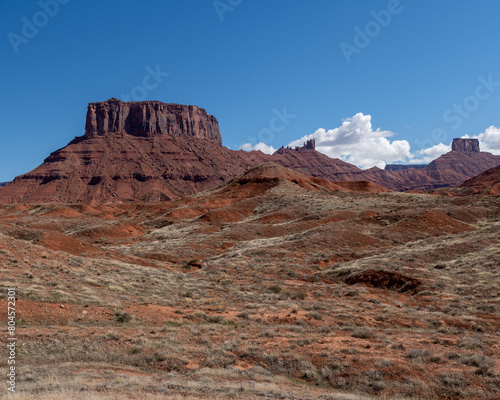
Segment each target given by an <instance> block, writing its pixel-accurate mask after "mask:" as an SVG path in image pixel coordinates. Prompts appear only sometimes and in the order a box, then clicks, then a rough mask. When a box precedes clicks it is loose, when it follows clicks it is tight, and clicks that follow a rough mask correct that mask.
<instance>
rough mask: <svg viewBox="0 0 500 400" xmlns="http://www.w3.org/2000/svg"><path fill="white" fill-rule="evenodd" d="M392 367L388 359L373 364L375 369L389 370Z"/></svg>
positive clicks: (392, 363)
mask: <svg viewBox="0 0 500 400" xmlns="http://www.w3.org/2000/svg"><path fill="white" fill-rule="evenodd" d="M392 366H394V362H393V361H392V360H389V359H383V360H378V361H376V362H375V367H377V368H390V367H392Z"/></svg>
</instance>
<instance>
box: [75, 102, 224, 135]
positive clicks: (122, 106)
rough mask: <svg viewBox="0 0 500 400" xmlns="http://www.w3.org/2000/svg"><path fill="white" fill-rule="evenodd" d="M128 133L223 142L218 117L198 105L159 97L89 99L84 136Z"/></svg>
mask: <svg viewBox="0 0 500 400" xmlns="http://www.w3.org/2000/svg"><path fill="white" fill-rule="evenodd" d="M108 133H126V134H129V135H132V136H139V137H152V136H160V135H171V136H183V137H192V138H197V139H205V140H210V141H212V142H214V143H217V144H222V138H221V135H220V131H219V123H218V122H217V119H216V118H215V117H214V116H212V115H208V114H207V112H206V111H205V110H204V109H202V108H198V107H196V106H184V105H180V104H167V103H162V102H160V101H138V102H128V103H125V102H123V101H121V100H118V99H115V98H112V99H109V100H107V101H103V102H99V103H90V104H89V106H88V111H87V120H86V124H85V138H94V137H99V136H105V135H106V134H108Z"/></svg>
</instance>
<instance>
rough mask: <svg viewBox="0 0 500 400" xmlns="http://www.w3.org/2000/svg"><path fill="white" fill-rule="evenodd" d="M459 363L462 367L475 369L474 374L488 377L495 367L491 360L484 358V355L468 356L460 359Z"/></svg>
mask: <svg viewBox="0 0 500 400" xmlns="http://www.w3.org/2000/svg"><path fill="white" fill-rule="evenodd" d="M460 361H461V362H462V364H464V365H468V366H471V367H476V368H477V370H476V374H479V375H489V374H491V368H492V367H493V366H494V365H495V361H493V360H492V359H491V358H489V357H487V356H485V355H484V354H478V353H476V354H468V355H465V356H462V357H460Z"/></svg>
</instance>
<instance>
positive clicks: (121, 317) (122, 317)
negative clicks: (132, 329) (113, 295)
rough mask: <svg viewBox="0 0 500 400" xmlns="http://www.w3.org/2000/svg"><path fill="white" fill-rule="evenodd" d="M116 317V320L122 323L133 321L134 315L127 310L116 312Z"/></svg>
mask: <svg viewBox="0 0 500 400" xmlns="http://www.w3.org/2000/svg"><path fill="white" fill-rule="evenodd" d="M115 317H116V322H119V323H120V324H125V323H127V322H130V321H132V315H131V314H130V313H128V312H126V311H118V312H117V313H116V314H115Z"/></svg>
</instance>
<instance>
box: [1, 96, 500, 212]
mask: <svg viewBox="0 0 500 400" xmlns="http://www.w3.org/2000/svg"><path fill="white" fill-rule="evenodd" d="M454 147H455V149H456V150H453V151H451V152H449V153H447V154H445V155H443V156H441V157H439V158H438V159H436V160H434V161H433V162H431V163H430V164H429V165H428V166H426V167H425V168H422V169H419V170H417V169H414V168H411V169H405V170H401V171H385V170H381V169H379V168H371V169H369V170H366V171H362V170H361V169H359V168H357V167H356V166H354V165H351V164H348V163H346V162H344V161H342V160H339V159H333V158H330V157H328V156H326V155H324V154H321V153H319V152H318V151H316V150H315V143H314V141H313V140H312V141H308V142H306V143H305V144H304V146H303V147H298V148H294V149H291V148H281V149H280V150H278V151H277V152H276V153H275V154H273V155H267V154H264V153H262V152H260V151H252V152H245V151H242V150H240V151H232V150H229V149H227V148H225V147H223V146H222V145H221V136H220V132H219V128H218V123H217V120H216V119H215V118H214V117H213V116H211V115H208V114H207V113H206V112H205V110H203V109H201V108H198V107H196V106H182V105H178V104H166V103H161V102H157V101H146V102H132V103H124V102H122V101H120V100H117V99H110V100H108V101H105V102H101V103H91V104H90V105H89V108H88V113H87V123H86V133H85V135H84V136H82V137H79V138H76V139H75V140H73V141H72V142H71V143H70V144H69V145H67V146H66V147H64V148H62V149H60V150H57V151H55V152H54V153H52V154H51V155H50V156H49V157H48V158H47V159H46V160H45V161H44V163H43V164H42V165H40V166H39V167H37V168H36V169H34V170H33V171H31V172H29V173H27V174H25V175H21V176H19V177H17V178H16V179H15V180H14V181H13V182H11V183H9V184H7V185H6V186H4V187H2V188H0V203H46V202H64V203H89V204H101V203H109V202H132V201H135V202H137V201H141V202H154V201H164V200H168V199H174V198H179V197H182V196H186V195H191V194H194V193H196V192H199V191H201V190H205V189H208V188H211V187H215V186H217V185H218V184H220V183H222V182H224V181H225V180H228V179H230V178H232V177H234V176H236V175H238V174H240V173H242V172H244V171H245V170H247V169H249V168H251V167H252V166H255V165H256V164H259V163H262V162H266V161H272V162H274V163H276V164H279V165H281V166H283V167H286V168H291V169H294V170H296V171H298V172H300V173H302V174H305V175H308V176H312V177H315V178H323V179H327V180H329V181H331V182H336V181H337V182H343V181H351V182H352V181H370V182H373V183H375V184H378V185H382V186H384V187H386V188H390V189H392V190H412V189H419V190H427V189H433V188H439V187H445V186H453V185H458V184H460V183H462V182H463V181H465V180H466V179H467V178H470V177H472V176H475V175H477V174H479V173H481V172H483V171H484V170H486V169H488V168H491V167H495V166H497V165H500V156H494V155H492V154H490V153H484V152H479V151H476V150H479V149H478V147H477V146H476V144H475V142H474V140H472V139H460V140H458V141H457V142H456V144H455V146H454ZM342 185H343V186H342ZM340 187H342V188H343V189H344V190H352V189H355V190H362V191H380V187H379V186H377V185H374V186H373V185H372V186H370V185H368V184H367V183H366V182H365V183H364V184H362V183H358V184H340V185H338V187H337V188H340Z"/></svg>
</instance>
